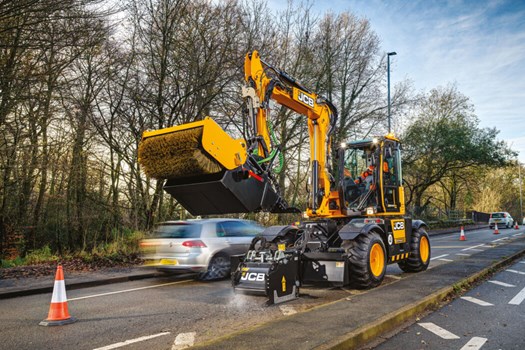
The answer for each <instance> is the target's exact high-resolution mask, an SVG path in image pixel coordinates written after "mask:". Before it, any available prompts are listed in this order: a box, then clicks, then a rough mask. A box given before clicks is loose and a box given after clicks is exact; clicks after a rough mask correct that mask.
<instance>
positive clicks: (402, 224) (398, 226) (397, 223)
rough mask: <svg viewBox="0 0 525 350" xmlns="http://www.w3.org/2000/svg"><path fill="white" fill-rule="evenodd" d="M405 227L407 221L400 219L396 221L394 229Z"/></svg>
mask: <svg viewBox="0 0 525 350" xmlns="http://www.w3.org/2000/svg"><path fill="white" fill-rule="evenodd" d="M404 229H405V223H404V222H403V221H398V222H396V223H394V230H404Z"/></svg>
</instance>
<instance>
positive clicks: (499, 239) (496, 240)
mask: <svg viewBox="0 0 525 350" xmlns="http://www.w3.org/2000/svg"><path fill="white" fill-rule="evenodd" d="M504 239H508V237H504V238H498V239H495V240H493V241H490V242H498V241H501V240H504Z"/></svg>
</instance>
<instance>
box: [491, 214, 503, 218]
mask: <svg viewBox="0 0 525 350" xmlns="http://www.w3.org/2000/svg"><path fill="white" fill-rule="evenodd" d="M491 216H492V217H493V218H495V219H501V218H504V217H505V215H504V213H492V215H491Z"/></svg>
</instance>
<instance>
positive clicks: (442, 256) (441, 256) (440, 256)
mask: <svg viewBox="0 0 525 350" xmlns="http://www.w3.org/2000/svg"><path fill="white" fill-rule="evenodd" d="M445 256H448V254H443V255H438V256H436V257H434V258H431V259H430V260H436V259H439V258H444V257H445Z"/></svg>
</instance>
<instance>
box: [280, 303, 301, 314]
mask: <svg viewBox="0 0 525 350" xmlns="http://www.w3.org/2000/svg"><path fill="white" fill-rule="evenodd" d="M279 309H281V312H282V313H283V315H284V316H288V315H293V314H296V313H297V311H296V310H295V309H294V307H293V306H291V305H281V306H279Z"/></svg>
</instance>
